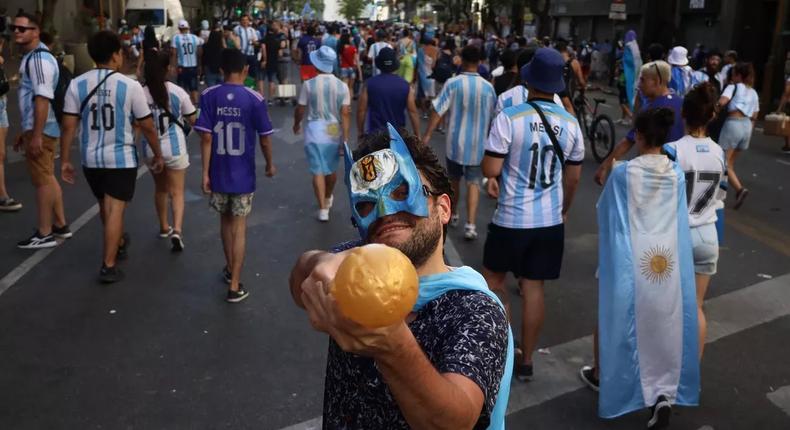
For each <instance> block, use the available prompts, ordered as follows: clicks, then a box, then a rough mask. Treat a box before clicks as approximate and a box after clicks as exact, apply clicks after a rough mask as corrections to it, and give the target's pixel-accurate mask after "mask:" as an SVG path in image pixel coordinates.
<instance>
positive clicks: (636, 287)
mask: <svg viewBox="0 0 790 430" xmlns="http://www.w3.org/2000/svg"><path fill="white" fill-rule="evenodd" d="M597 209H598V226H599V243H598V252H599V265H600V266H599V283H598V299H599V303H598V327H599V351H600V370H599V371H600V395H599V399H598V402H599V404H598V415H600V416H601V417H603V418H614V417H617V416H619V415H623V414H626V413H628V412H631V411H634V410H638V409H642V408H645V407H649V406H652V405H654V404H655V403H656V400H657V398H658V396H660V395H664V396H666V397H667V398H668V399H669V401H670V402H671V403H673V404H678V405H684V406H696V405H697V404H698V402H699V383H700V382H699V379H700V376H699V361H698V346H699V345H698V338H697V331H698V327H697V302H696V289H695V283H694V281H695V280H694V259H693V255H692V247H691V237H690V231H689V225H688V210H687V204H686V184H685V177H684V174H683V172H682V171H681V170H680V169H679V167H678V166H677V164H676V163H674V162H672V161H670V160H669V159H668V158H667V157H666V156H664V155H643V156H640V157H637V158H635V159H633V160H631V161H628V162H624V163H622V164H620V165H618V166H617V167H615V168H614V169H613V171H612V174H611V176H610V178H609V180H608V181H607V183H606V186H605V188H604V191H603V193H602V194H601V197H600V199H599V200H598V205H597Z"/></svg>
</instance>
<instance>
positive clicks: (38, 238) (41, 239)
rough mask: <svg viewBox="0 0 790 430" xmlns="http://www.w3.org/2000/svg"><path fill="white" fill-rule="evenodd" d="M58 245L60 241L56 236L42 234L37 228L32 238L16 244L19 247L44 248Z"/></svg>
mask: <svg viewBox="0 0 790 430" xmlns="http://www.w3.org/2000/svg"><path fill="white" fill-rule="evenodd" d="M56 246H58V242H57V241H56V240H55V236H53V235H52V234H48V235H46V236H42V235H41V234H39V232H38V230H36V232H35V233H33V235H32V236H30V238H28V239H26V240H23V241H21V242H18V243H17V244H16V247H17V248H19V249H43V248H54V247H56Z"/></svg>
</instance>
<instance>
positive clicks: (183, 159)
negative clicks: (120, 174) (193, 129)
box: [145, 154, 189, 170]
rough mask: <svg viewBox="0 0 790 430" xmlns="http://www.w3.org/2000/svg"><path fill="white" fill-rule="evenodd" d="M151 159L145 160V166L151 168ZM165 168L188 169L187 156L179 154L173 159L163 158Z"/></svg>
mask: <svg viewBox="0 0 790 430" xmlns="http://www.w3.org/2000/svg"><path fill="white" fill-rule="evenodd" d="M151 161H153V158H147V159H146V160H145V164H147V165H148V166H149V167H150V166H151ZM165 167H167V168H168V169H171V170H184V169H186V168H187V167H189V154H181V155H177V156H175V157H165Z"/></svg>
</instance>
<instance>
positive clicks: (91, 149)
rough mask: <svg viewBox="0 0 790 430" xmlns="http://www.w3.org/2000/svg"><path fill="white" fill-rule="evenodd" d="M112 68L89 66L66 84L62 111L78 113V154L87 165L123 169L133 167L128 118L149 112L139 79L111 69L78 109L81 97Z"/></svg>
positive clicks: (82, 98)
mask: <svg viewBox="0 0 790 430" xmlns="http://www.w3.org/2000/svg"><path fill="white" fill-rule="evenodd" d="M111 72H112V71H111V70H109V69H93V70H89V71H87V72H85V73H83V74H81V75H80V76H77V77H76V78H74V79H73V80H72V81H71V84H69V88H68V90H67V91H66V99H65V100H64V103H63V113H64V114H67V115H74V116H78V117H80V127H79V128H80V131H79V134H78V137H77V138H78V139H79V142H80V154H81V158H82V166H83V167H88V168H105V169H125V168H132V167H137V151H136V148H135V146H134V133H133V130H132V121H134V120H141V119H145V118H148V117H149V116H151V110H150V109H149V108H148V102H146V100H145V92H144V91H143V87H141V86H140V83H139V82H137V81H135V80H134V79H130V78H127V77H126V76H124V75H123V74H122V73H114V74H113V75H112V76H110V77H108V78H107V80H105V81H104V83H102V85H101V87H100V88H99V89H98V90H97V91H96V92H95V93H94V95H93V96H91V98H90V100H89V101H88V102H87V103H86V105H85V109H84V110H83V111H82V112H80V105H81V104H82V101H83V100H85V99H86V98H87V97H88V94H89V93H90V92H91V91H92V90H93V89H94V88H96V86H97V85H98V84H99V82H100V81H101V80H102V79H104V78H105V77H106V76H107V75H108V74H109V73H111Z"/></svg>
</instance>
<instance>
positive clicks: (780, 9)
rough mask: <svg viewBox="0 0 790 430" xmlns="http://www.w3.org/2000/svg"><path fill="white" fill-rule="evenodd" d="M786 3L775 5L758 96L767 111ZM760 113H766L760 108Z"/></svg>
mask: <svg viewBox="0 0 790 430" xmlns="http://www.w3.org/2000/svg"><path fill="white" fill-rule="evenodd" d="M787 2H788V0H779V2H778V3H777V4H776V22H775V23H774V35H773V38H772V40H771V51H770V54H769V55H768V61H766V63H765V70H764V71H763V90H762V94H761V95H760V100H762V103H763V105H764V107H766V108H768V109H770V107H771V102H772V100H771V95H772V93H773V84H774V83H773V80H774V69H776V63H777V58H780V57H781V55H780V54H781V52H779V45H780V43H781V39H782V37H781V35H782V26H783V25H784V20H785V19H786V14H787V12H786V11H787V8H788V6H787ZM760 111H761V112H767V110H766V109H764V108H763V107H761V108H760Z"/></svg>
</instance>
